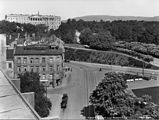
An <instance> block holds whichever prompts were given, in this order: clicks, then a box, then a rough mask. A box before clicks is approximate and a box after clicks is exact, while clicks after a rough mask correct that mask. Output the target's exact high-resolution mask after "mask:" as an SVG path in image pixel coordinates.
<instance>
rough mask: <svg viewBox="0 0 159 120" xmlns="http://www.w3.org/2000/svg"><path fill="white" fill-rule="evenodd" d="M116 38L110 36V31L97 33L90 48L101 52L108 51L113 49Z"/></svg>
mask: <svg viewBox="0 0 159 120" xmlns="http://www.w3.org/2000/svg"><path fill="white" fill-rule="evenodd" d="M114 41H115V38H114V37H113V36H112V35H111V34H110V32H109V31H106V32H100V33H95V34H94V35H93V37H92V40H91V42H90V47H91V48H95V49H100V50H107V49H111V48H112V47H113V42H114Z"/></svg>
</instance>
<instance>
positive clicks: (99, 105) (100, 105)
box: [90, 72, 159, 118]
mask: <svg viewBox="0 0 159 120" xmlns="http://www.w3.org/2000/svg"><path fill="white" fill-rule="evenodd" d="M90 103H91V104H92V105H93V106H94V107H95V114H97V115H102V116H103V117H135V116H141V115H149V116H151V117H153V118H158V116H159V110H158V107H156V106H155V105H154V104H153V103H151V102H150V97H149V96H143V97H141V98H137V97H136V96H134V95H132V94H130V93H129V92H128V90H127V84H126V80H125V79H123V74H121V73H115V72H109V73H106V74H105V77H104V79H103V80H102V82H100V83H99V84H98V86H97V87H96V89H95V90H94V91H93V92H92V94H91V95H90Z"/></svg>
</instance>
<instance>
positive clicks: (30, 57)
mask: <svg viewBox="0 0 159 120" xmlns="http://www.w3.org/2000/svg"><path fill="white" fill-rule="evenodd" d="M63 60H64V52H63V50H62V49H61V48H57V47H51V46H49V45H48V46H17V47H16V48H15V53H14V75H15V77H17V76H18V74H19V73H24V72H26V71H33V72H38V73H39V75H40V81H41V82H43V83H47V84H48V85H50V84H53V85H54V86H55V85H57V84H58V82H59V81H60V80H61V78H62V77H63Z"/></svg>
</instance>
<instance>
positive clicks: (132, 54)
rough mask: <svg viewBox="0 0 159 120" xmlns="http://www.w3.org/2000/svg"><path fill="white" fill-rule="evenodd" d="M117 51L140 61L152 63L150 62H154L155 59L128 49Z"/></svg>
mask: <svg viewBox="0 0 159 120" xmlns="http://www.w3.org/2000/svg"><path fill="white" fill-rule="evenodd" d="M114 50H115V51H118V52H122V53H125V54H128V55H131V56H134V57H137V58H138V59H142V60H144V61H146V62H150V61H153V57H152V56H150V55H144V54H142V53H139V52H135V51H133V50H128V49H125V48H118V47H117V48H114Z"/></svg>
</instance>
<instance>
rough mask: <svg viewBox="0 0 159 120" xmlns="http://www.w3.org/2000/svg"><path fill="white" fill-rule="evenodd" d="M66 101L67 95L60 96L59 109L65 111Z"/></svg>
mask: <svg viewBox="0 0 159 120" xmlns="http://www.w3.org/2000/svg"><path fill="white" fill-rule="evenodd" d="M67 100H68V95H67V94H63V96H62V102H61V108H62V109H65V108H66V107H67Z"/></svg>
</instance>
